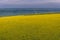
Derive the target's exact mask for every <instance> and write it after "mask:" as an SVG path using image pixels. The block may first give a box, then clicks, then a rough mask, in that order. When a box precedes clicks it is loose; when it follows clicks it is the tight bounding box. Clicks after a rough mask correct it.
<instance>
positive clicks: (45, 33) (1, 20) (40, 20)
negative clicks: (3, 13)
mask: <svg viewBox="0 0 60 40" xmlns="http://www.w3.org/2000/svg"><path fill="white" fill-rule="evenodd" d="M0 40H60V14H45V15H26V16H23V15H22V16H8V17H0Z"/></svg>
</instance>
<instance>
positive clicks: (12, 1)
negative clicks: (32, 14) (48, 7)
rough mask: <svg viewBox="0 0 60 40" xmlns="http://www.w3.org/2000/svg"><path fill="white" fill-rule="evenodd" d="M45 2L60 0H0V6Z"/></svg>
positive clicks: (57, 1)
mask: <svg viewBox="0 0 60 40" xmlns="http://www.w3.org/2000/svg"><path fill="white" fill-rule="evenodd" d="M45 3H47V4H48V3H60V0H0V7H4V6H5V7H12V6H16V5H17V6H21V7H23V6H26V5H28V6H29V5H34V6H36V5H38V4H39V5H42V4H45Z"/></svg>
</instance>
